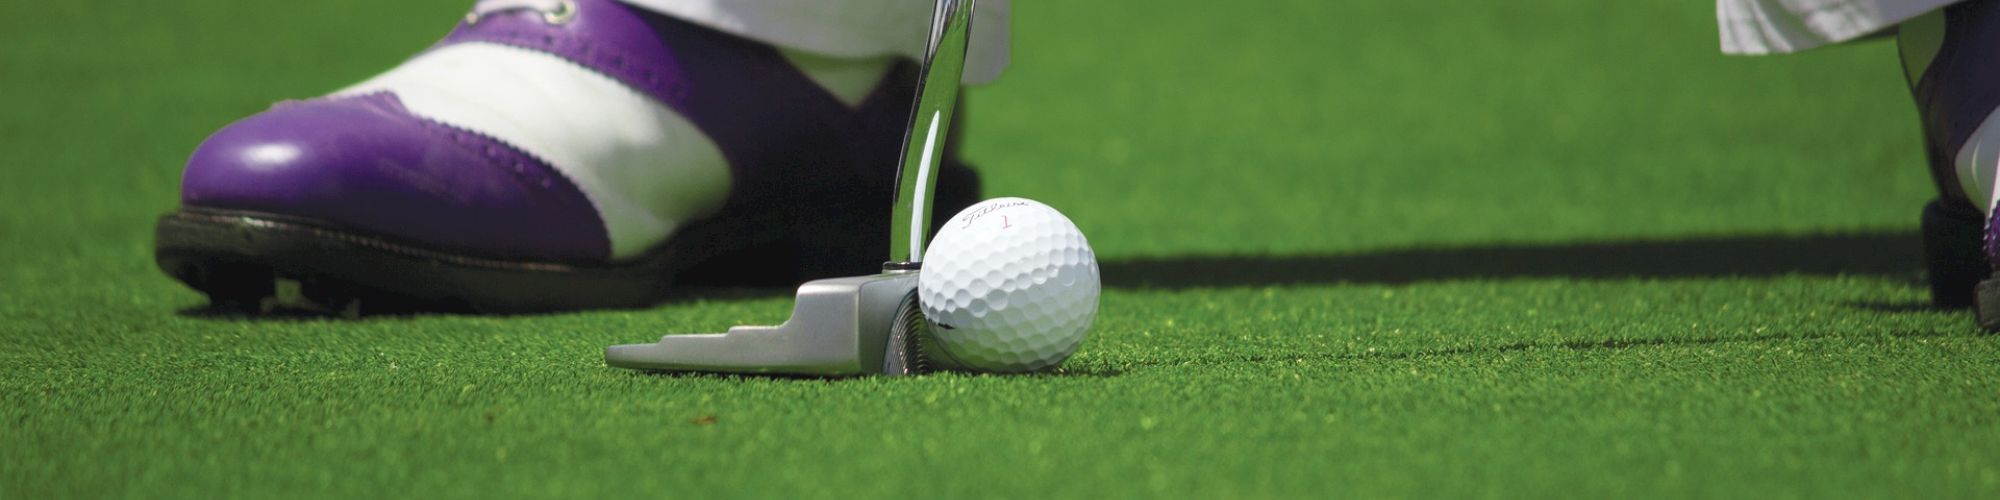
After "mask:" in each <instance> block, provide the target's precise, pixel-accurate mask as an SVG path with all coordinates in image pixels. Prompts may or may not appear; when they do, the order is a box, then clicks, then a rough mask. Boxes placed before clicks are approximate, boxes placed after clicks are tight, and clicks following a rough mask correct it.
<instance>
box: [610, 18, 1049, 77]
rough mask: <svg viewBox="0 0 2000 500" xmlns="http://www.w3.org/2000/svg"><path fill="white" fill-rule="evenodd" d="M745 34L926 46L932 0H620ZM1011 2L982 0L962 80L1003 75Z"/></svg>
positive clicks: (869, 48) (831, 51)
mask: <svg viewBox="0 0 2000 500" xmlns="http://www.w3.org/2000/svg"><path fill="white" fill-rule="evenodd" d="M623 1H624V2H625V3H626V4H630V5H632V6H635V7H640V8H644V9H648V10H652V11H654V12H659V13H661V14H666V15H670V16H674V17H678V18H681V19H685V20H688V21H691V22H695V23H699V24H701V25H703V26H708V27H711V28H715V29H717V30H720V31H724V32H728V33H730V34H734V35H737V36H741V37H744V38H749V39H752V40H757V41H760V42H764V43H769V44H772V45H777V46H780V47H784V48H787V49H791V50H797V51H802V52H810V53H814V54H820V55H824V56H832V57H839V58H875V57H882V56H905V57H910V58H917V57H919V56H921V55H922V54H923V52H924V48H925V47H924V44H925V42H926V40H925V38H926V35H927V34H928V33H929V31H930V26H931V13H932V10H933V5H932V3H931V2H928V1H924V0H623ZM1008 2H1009V0H979V4H978V10H977V11H975V12H974V13H973V25H972V43H971V45H970V46H969V47H967V49H966V61H965V79H964V81H965V83H968V84H981V83H987V82H991V81H993V80H994V79H996V78H999V76H1000V71H1001V70H1002V69H1005V68H1006V67H1007V57H1008V55H1007V25H1008V22H1007V18H1008V15H1009V11H1010V10H1011V9H1010V7H1011V6H1010V5H1008Z"/></svg>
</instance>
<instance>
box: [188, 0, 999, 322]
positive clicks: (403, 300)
mask: <svg viewBox="0 0 2000 500" xmlns="http://www.w3.org/2000/svg"><path fill="white" fill-rule="evenodd" d="M871 64H872V65H873V66H870V65H871ZM914 74H915V67H914V64H912V63H909V62H906V61H900V60H888V59H884V60H880V61H876V62H872V63H871V62H859V63H853V62H829V61H824V60H813V59H811V58H810V57H808V56H800V55H797V54H787V53H783V52H781V51H780V50H779V49H776V48H774V47H771V46H768V45H764V44H760V43H757V42H753V41H749V40H745V39H741V38H736V37H733V36H730V35H726V34H723V33H720V32H716V31H713V30H710V29H707V28H704V27H701V26H697V25H694V24H690V23H687V22H684V21H680V20H677V19H674V18H670V17H666V16H661V15H658V14H654V13H651V12H648V11H644V10H640V9H635V8H631V7H627V6H626V5H624V4H621V3H618V2H615V1H613V0H487V1H482V2H480V5H479V6H478V7H476V8H475V9H474V13H473V14H470V15H468V16H467V18H466V20H464V21H463V22H461V23H460V24H459V25H458V27H457V29H455V30H453V31H452V32H451V33H450V34H449V35H447V36H446V37H445V38H444V40H443V41H440V42H439V43H438V44H437V45H435V46H433V47H431V48H430V49H428V50H426V51H425V52H424V53H422V54H419V55H417V56H416V57H414V58H412V59H410V60H409V61H407V62H405V63H404V64H402V65H401V66H398V67H397V68H395V69H393V70H390V71H389V72H387V73H384V74H383V75H380V76H377V77H375V78H373V79H370V80H368V81H366V82H363V83H361V84H359V85H356V86H354V87H351V88H349V89H347V90H343V91H340V92H337V93H335V94H333V95H331V96H328V97H322V98H317V99H311V100H306V101H290V102H284V103H280V104H278V105H275V106H273V107H272V108H271V109H270V110H268V111H265V112H263V113H260V114H257V115H255V116H251V117H249V118H246V119H243V120H241V121H238V122H236V123H233V124H231V125H229V126H228V127H225V128H223V129H222V130H221V131H218V132H216V133H215V134H214V135H213V136H210V137H209V138H208V140H207V141H205V142H203V143H202V144H201V146H200V147H199V148H198V149H196V151H195V152H194V155H193V157H192V158H191V159H189V160H188V165H187V170H186V171H185V173H184V174H183V176H182V180H181V208H180V210H179V211H177V212H175V213H172V214H169V215H167V216H165V217H162V218H161V219H160V222H159V226H158V229H157V239H156V250H155V255H156V258H157V260H158V262H159V265H160V267H161V268H162V269H164V270H165V271H166V272H167V273H168V274H170V275H172V276H173V277H175V278H176V279H179V280H181V281H182V282H185V283H187V284H188V285H189V286H191V287H194V288H195V289H197V290H200V291H202V292H204V293H207V294H208V295H209V297H210V299H211V300H212V301H213V302H215V304H217V305H220V306H231V307H261V308H263V309H264V310H269V309H270V308H272V307H286V308H303V309H321V310H347V311H349V312H353V308H354V307H357V306H356V304H360V306H365V307H367V308H369V310H370V311H375V310H411V309H414V310H472V311H481V312H527V311H548V310H565V309H581V308H600V307H636V306H645V305H650V304H653V303H656V302H658V301H659V300H661V299H663V298H665V297H666V296H667V294H668V292H669V290H670V289H671V287H673V286H674V285H676V284H680V283H685V282H689V281H699V282H703V283H707V284H729V285H776V284H785V285H789V284H794V283H796V282H797V281H800V280H804V279H811V278H818V277H827V276H837V275H852V274H866V273H869V272H873V271H874V270H876V269H877V268H879V266H880V264H881V261H882V259H883V258H884V257H885V256H886V246H887V242H888V235H889V228H888V224H887V222H888V217H889V214H888V212H889V209H890V198H891V197H892V192H893V190H894V186H893V184H894V178H893V176H894V172H895V169H896V164H897V162H898V160H899V159H900V149H899V148H900V146H901V141H902V139H903V134H904V127H905V125H906V121H907V120H908V118H909V116H908V114H909V110H910V105H911V100H912V98H913V96H914V78H915V77H914ZM954 130H956V127H955V128H954ZM938 196H939V198H938V201H937V202H936V204H935V205H934V206H935V209H936V211H937V212H938V213H939V214H941V215H940V216H937V217H933V220H936V221H943V220H946V219H947V218H948V216H949V215H950V214H952V213H955V212H956V211H957V210H959V209H960V208H963V207H964V206H966V205H969V204H971V203H972V202H974V201H976V200H977V199H978V178H977V176H976V175H975V174H973V173H972V171H971V170H969V169H967V168H966V167H965V166H963V165H962V164H960V163H958V162H957V161H956V157H955V155H954V156H948V157H947V159H946V161H945V165H944V166H943V168H941V169H940V177H939V181H938Z"/></svg>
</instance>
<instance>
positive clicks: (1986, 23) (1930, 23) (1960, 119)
mask: <svg viewBox="0 0 2000 500" xmlns="http://www.w3.org/2000/svg"><path fill="white" fill-rule="evenodd" d="M1897 45H1898V46H1899V47H1900V48H1901V49H1902V55H1903V68H1904V71H1905V73H1906V75H1907V76H1908V78H1909V82H1910V93H1911V94H1912V95H1913V96H1914V97H1915V98H1916V101H1917V111H1918V114H1919V116H1920V117H1921V118H1922V120H1923V126H1924V144H1925V154H1926V156H1927V159H1928V160H1929V163H1930V170H1931V177H1932V179H1934V180H1935V181H1936V182H1937V184H1938V193H1939V194H1938V200H1936V201H1933V202H1931V204H1930V205H1928V206H1926V207H1925V208H1924V218H1923V234H1924V252H1925V257H1926V261H1927V262H1926V263H1927V270H1928V276H1927V277H1928V279H1929V281H1930V283H1931V297H1932V303H1933V304H1935V305H1937V306H1940V307H1965V306H1971V305H1976V306H1977V307H1976V311H1977V313H1978V316H1977V317H1978V321H1979V325H1980V327H1981V328H1984V329H1985V330H1987V331H1995V330H2000V273H1996V272H1995V270H1996V264H2000V226H1996V225H1995V223H1996V222H2000V221H1996V220H1995V217H1993V215H1994V209H1995V204H1996V203H2000V191H1996V188H2000V186H1996V182H1995V180H1996V176H2000V93H1996V92H1993V91H1992V89H1994V88H2000V65H1995V64H1994V61H1996V60H2000V1H1994V0H1985V1H1973V2H1964V3H1959V4H1955V5H1952V6H1949V7H1946V8H1944V9H1940V10H1938V11H1935V12H1931V13H1929V14H1925V15H1923V16H1919V17H1917V18H1915V19H1911V20H1909V21H1905V22H1904V23H1903V24H1902V25H1900V26H1899V27H1898V34H1897Z"/></svg>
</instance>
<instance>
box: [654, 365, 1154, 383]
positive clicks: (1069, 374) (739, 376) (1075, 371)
mask: <svg viewBox="0 0 2000 500" xmlns="http://www.w3.org/2000/svg"><path fill="white" fill-rule="evenodd" d="M1124 374H1125V371H1124V370H1120V369H1117V368H1109V367H1101V366H1092V367H1079V368H1070V367H1064V368H1057V369H1056V370H1053V371H1046V372H1035V373H960V372H929V373H917V374H911V375H904V376H903V377H906V378H918V379H921V378H925V377H931V376H940V375H942V376H963V377H1006V378H1017V379H1065V378H1113V377H1117V376H1120V375H1124ZM632 376H635V377H652V378H663V379H682V380H722V381H751V380H769V381H825V382H836V383H837V382H847V381H855V380H869V379H874V378H878V377H866V376H851V377H823V376H814V375H791V374H783V373H718V372H694V371H662V370H635V371H633V372H632Z"/></svg>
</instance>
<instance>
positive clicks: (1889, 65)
mask: <svg viewBox="0 0 2000 500" xmlns="http://www.w3.org/2000/svg"><path fill="white" fill-rule="evenodd" d="M1461 4H1463V5H1461ZM466 7H467V5H465V2H456V1H443V0H431V1H425V2H420V3H415V4H412V3H411V2H393V1H387V0H365V1H363V0H348V1H341V2H310V3H297V2H278V3H272V2H264V3H258V2H230V3H228V4H224V3H218V2H192V3H186V2H183V3H174V4H172V5H167V4H159V5H151V4H147V5H138V4H133V3H130V2H125V3H110V2H89V1H86V2H53V3H44V4H38V5H36V6H34V7H33V8H32V9H31V11H30V12H31V13H30V14H29V15H12V16H0V109H4V110H5V111H4V112H0V152H4V153H5V157H4V158H0V165H4V167H0V200H5V201H6V202H7V203H6V206H5V209H4V210H0V498H45V497H51V496H114V497H147V498H158V497H201V498H207V497H218V496H221V497H253V498H269V497H314V496H321V497H347V498H357V497H374V496H411V497H437V498H474V497H490V496H502V497H518V496H577V497H585V496H588V497H599V498H620V497H662V496H664V497H691V498H716V497H794V496H811V497H819V496H842V497H881V496H890V495H899V496H900V495H922V496H937V497H1041V496H1054V497H1089V496H1098V495H1110V496H1174V497H1177V496H1193V497H1230V496H1265V497H1275V496H1308V495H1310V496H1336V495H1337V496H1360V497H1468V496H1479V497H1492V496H1511V497H1545V496H1556V497H1589V498H1606V497H1611V498H1616V497H1628V496H1683V497H1685V496H1703V497H1716V496H1726V497H1754V498H1787V497H1792V498H1817V497H1904V498H1945V497H1963V498H1991V497H1993V496H1995V495H1996V494H1997V493H2000V338H1996V337H1994V336H1991V335H1985V334H1981V333H1979V332H1978V331H1977V329H1976V328H1974V327H1973V325H1972V323H1971V318H1970V314H1969V313H1966V312H1962V311H1936V310H1930V309H1928V308H1926V307H1924V303H1925V294H1924V291H1923V289H1922V285H1921V281H1920V266H1919V264H1918V261H1917V255H1918V252H1917V239H1916V236H1915V227H1916V215H1917V213H1918V208H1919V206H1920V204H1921V203H1922V202H1923V201H1924V200H1926V199H1927V198H1928V197H1929V192H1928V191H1929V189H1930V188H1929V181H1928V180H1927V179H1926V178H1925V175H1924V173H1923V167H1922V164H1921V160H1920V158H1921V156H1922V152H1921V149H1920V147H1919V137H1918V134H1917V133H1916V130H1915V128H1916V120H1915V117H1914V113H1912V112H1911V109H1910V108H1911V107H1910V105H1909V104H1908V103H1907V102H1906V101H1907V97H1906V93H1905V91H1904V90H1903V89H1902V83H1901V81H1900V75H1899V73H1898V72H1897V69H1896V56H1895V51H1894V50H1893V46H1891V45H1889V44H1884V43H1874V44H1863V45H1858V46H1853V47H1843V48H1839V49H1835V50H1827V51H1822V52H1815V53H1809V54H1804V55H1798V56H1792V57H1782V58H1758V59H1750V58H1725V57H1722V56H1720V55H1718V54H1716V50H1715V45H1716V43H1715V35H1714V26H1713V11H1712V9H1711V6H1710V5H1707V4H1705V3H1703V2H1700V1H1669V0H1647V1H1623V2H1601V1H1589V0H1536V1H1531V2H1461V3H1460V4H1452V5H1442V4H1437V3H1412V2H1398V1H1366V2H1322V1H1304V0H1301V1H1270V2H1253V3H1251V4H1245V5H1237V4H1234V3H1229V2H1196V1H1183V0H1171V1H1136V0H1121V1H1109V0H1092V1H1067V2H1050V1H1034V0H1028V1H1022V2H1017V3H1016V4H1015V5H1014V11H1013V16H1014V23H1015V24H1014V34H1015V42H1014V43H1015V45H1014V48H1015V54H1014V66H1013V68H1012V69H1011V70H1010V72H1009V74H1008V75H1007V76H1006V78H1005V79H1004V80H1003V81H1002V82H1001V83H1000V84H998V85H995V86H992V87H988V88H981V89H977V90H975V91H973V92H971V94H970V95H969V97H968V98H969V100H970V101H969V105H970V106H971V107H970V108H969V111H968V113H969V119H970V121H969V122H968V123H967V125H966V131H967V132H968V135H967V140H968V142H967V144H966V150H967V154H968V156H969V158H970V159H971V160H973V161H975V162H977V163H978V164H979V165H980V166H981V168H982V170H983V171H984V172H985V175H986V179H987V182H988V186H989V188H990V190H989V193H990V194H991V195H995V196H998V195H1016V196H1027V197H1031V198H1036V199H1039V200H1043V201H1045V202H1048V203H1050V204H1052V205H1054V206H1056V207H1059V208H1061V209H1063V210H1064V211H1066V212H1067V213H1068V214H1069V215H1070V216H1071V217H1072V218H1074V219H1075V220H1076V222H1077V223H1078V224H1079V225H1080V226H1082V227H1083V229H1084V230H1085V232H1086V233H1087V234H1088V235H1089V236H1090V238H1091V242H1092V243H1093V244H1094V245H1095V246H1096V247H1097V249H1098V251H1099V256H1100V258H1101V259H1102V261H1103V265H1104V277H1105V280H1106V285H1107V289H1106V291H1105V294H1104V298H1103V303H1102V306H1101V309H1100V310H1101V313H1100V315H1099V317H1098V320H1097V323H1096V327H1095V329H1094V331H1093V333H1092V336H1091V338H1090V339H1089V340H1088V341H1087V342H1086V343H1085V344H1084V346H1083V349H1082V351H1081V352H1079V353H1078V354H1077V355H1076V357H1074V358H1072V359H1071V360H1070V362H1069V363H1068V364H1067V365H1066V366H1065V368H1064V370H1062V371H1061V372H1059V373H1054V374H1047V375H1038V376H968V375H949V374H947V375H929V376H922V377H914V378H904V379H852V380H810V379H804V380H802V379H773V378H757V377H748V378H745V377H723V376H671V375H647V374H636V373H631V372H627V371H624V370H616V369H611V368H607V367H605V366H604V365H603V361H602V348H603V347H604V346H605V345H607V344H613V343H629V342H641V341H647V340H650V339H652V338H654V337H656V336H657V335H660V334H663V333H668V332H695V331H717V330H721V329H723V328H726V327H728V326H729V325H732V324H737V323H771V322H777V321H781V320H783V319H784V317H785V315H786V314H787V313H788V312H789V308H790V298H789V296H788V295H787V292H785V291H776V292H769V291H766V292H742V291H718V292H700V293H694V294H691V296H690V297H688V298H686V299H683V300H680V301H676V302H672V303H668V304H664V305H661V306H659V307H656V308H652V309H647V310H637V311H604V312H585V313H575V314H558V315H545V316H526V317H478V316H417V317H389V318H366V319H362V320H356V321H348V320H337V319H314V318H291V319H275V320H263V319H248V318H240V317H227V316H214V315H207V314H202V313H201V312H200V311H201V309H200V308H201V306H202V305H203V304H204V300H203V299H202V298H201V297H200V296H199V295H197V294H196V293H194V292H191V291H189V290H186V289H184V288H182V287H181V286H179V285H177V284H176V283H174V282H172V281H170V280H168V279H167V278H165V277H164V276H163V275H162V274H161V273H160V272H159V271H158V270H156V269H155V268H154V266H153V264H152V261H151V225H152V219H153V217H155V216H157V215H158V214H160V213H163V212H166V211H168V210H170V209H172V208H173V207H174V206H175V200H176V183H177V180H178V174H179V170H180V165H181V162H183V161H184V160H185V158H186V157H187V155H188V153H189V152H190V151H191V150H192V149H193V147H194V146H195V144H197V143H198V142H199V141H200V140H201V138H202V137H204V136H205V135H206V134H207V133H209V132H210V131H212V130H214V129H215V128H217V127H220V126H222V125H223V124H225V123H227V122H228V121H230V120H232V119H235V118H237V117H240V116H244V115H247V114H249V113H254V112H256V111H258V110H261V109H263V108H264V107H265V106H267V105H268V104H269V103H271V102H272V101H275V100H279V99H282V98H288V97H305V96H311V95H316V94H320V93H324V92H326V91H329V90H331V89H334V88H337V87H339V86H341V85H343V84H346V83H349V82H352V81H356V80H359V79H361V78H363V77H365V76H367V75H369V74H371V73H372V72H375V71H379V70H381V69H383V68H387V67H389V66H391V65H393V64H395V63H396V62H398V61H400V60H402V58H404V57H406V56H407V55H408V54H410V53H412V52H414V51H416V50H418V49H419V48H421V47H422V46H424V45H425V44H427V43H429V42H430V41H432V40H434V39H435V38H436V37H438V36H440V35H442V33H443V32H444V30H446V29H447V28H448V26H449V25H450V24H451V23H452V22H453V21H454V20H455V19H456V18H457V16H458V15H459V14H461V13H462V12H463V11H464V10H465V9H466Z"/></svg>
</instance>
